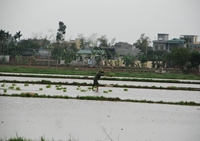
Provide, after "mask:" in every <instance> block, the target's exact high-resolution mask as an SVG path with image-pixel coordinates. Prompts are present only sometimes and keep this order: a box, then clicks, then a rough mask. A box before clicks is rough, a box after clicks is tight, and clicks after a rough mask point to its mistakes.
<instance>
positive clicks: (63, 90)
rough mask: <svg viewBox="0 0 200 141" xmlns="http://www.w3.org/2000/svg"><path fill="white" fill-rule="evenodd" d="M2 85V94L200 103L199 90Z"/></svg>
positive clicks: (0, 89) (0, 91)
mask: <svg viewBox="0 0 200 141" xmlns="http://www.w3.org/2000/svg"><path fill="white" fill-rule="evenodd" d="M2 85H4V87H0V93H1V94H3V93H6V94H21V93H25V92H31V93H37V94H38V95H43V94H45V95H51V96H53V95H62V96H66V95H67V96H71V97H76V96H104V97H113V98H115V97H119V98H120V99H134V100H152V101H161V100H162V101H165V102H180V101H188V102H190V101H193V102H196V103H200V93H199V91H181V90H157V89H136V88H128V89H124V88H115V87H100V88H99V92H96V91H92V90H91V86H68V85H60V86H59V85H47V84H17V83H16V84H12V83H0V86H2ZM13 85H14V86H13ZM17 88H19V89H20V90H17ZM5 90H6V92H5Z"/></svg>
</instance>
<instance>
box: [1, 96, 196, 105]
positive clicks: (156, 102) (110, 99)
mask: <svg viewBox="0 0 200 141" xmlns="http://www.w3.org/2000/svg"><path fill="white" fill-rule="evenodd" d="M0 96H7V97H25V98H27V97H33V98H58V99H78V100H96V101H113V102H134V103H150V104H170V105H182V106H200V103H195V102H193V101H190V102H187V101H180V102H165V101H151V100H132V99H120V98H119V97H115V98H113V97H103V96H77V97H70V96H67V95H65V96H62V95H54V96H50V95H45V94H44V95H38V94H37V93H35V94H32V93H31V94H30V93H21V94H11V95H9V94H0Z"/></svg>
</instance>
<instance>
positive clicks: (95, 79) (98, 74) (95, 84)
mask: <svg viewBox="0 0 200 141" xmlns="http://www.w3.org/2000/svg"><path fill="white" fill-rule="evenodd" d="M101 76H104V71H103V70H102V69H101V70H99V71H98V72H97V73H96V75H95V77H94V79H93V85H92V90H94V89H93V88H94V87H95V86H96V88H97V90H96V91H97V92H98V90H99V83H98V80H99V79H100V78H101Z"/></svg>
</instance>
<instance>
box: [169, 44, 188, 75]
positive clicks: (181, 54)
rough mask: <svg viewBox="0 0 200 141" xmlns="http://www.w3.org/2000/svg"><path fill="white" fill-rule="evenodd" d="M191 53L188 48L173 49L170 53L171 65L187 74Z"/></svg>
mask: <svg viewBox="0 0 200 141" xmlns="http://www.w3.org/2000/svg"><path fill="white" fill-rule="evenodd" d="M190 55H191V51H190V49H189V48H178V47H176V48H173V49H172V52H171V57H172V58H171V59H172V63H173V64H174V65H175V66H178V67H179V68H180V69H181V70H182V71H186V72H188V63H189V59H190Z"/></svg>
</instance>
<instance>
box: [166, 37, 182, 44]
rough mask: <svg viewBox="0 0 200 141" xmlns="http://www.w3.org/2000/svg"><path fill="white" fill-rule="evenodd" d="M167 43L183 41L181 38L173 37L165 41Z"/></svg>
mask: <svg viewBox="0 0 200 141" xmlns="http://www.w3.org/2000/svg"><path fill="white" fill-rule="evenodd" d="M167 42H168V43H184V40H181V39H179V38H173V39H171V40H168V41H167Z"/></svg>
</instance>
